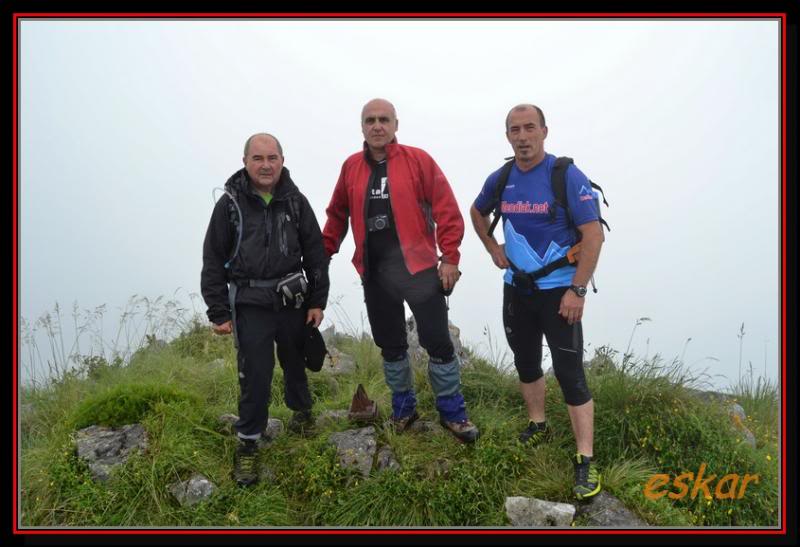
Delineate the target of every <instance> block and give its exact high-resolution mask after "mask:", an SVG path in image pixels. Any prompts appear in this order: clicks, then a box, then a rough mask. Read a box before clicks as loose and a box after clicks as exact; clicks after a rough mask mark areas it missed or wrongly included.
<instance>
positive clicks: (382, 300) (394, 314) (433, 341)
mask: <svg viewBox="0 0 800 547" xmlns="http://www.w3.org/2000/svg"><path fill="white" fill-rule="evenodd" d="M363 284H364V302H365V303H366V305H367V316H368V317H369V325H370V328H371V329H372V337H373V339H374V340H375V344H376V345H377V346H378V347H379V348H381V354H382V355H383V359H384V361H386V362H393V361H399V360H401V359H403V358H404V356H405V355H406V352H407V351H408V340H407V337H406V311H405V306H403V301H405V302H408V307H409V308H411V313H413V314H414V319H415V320H416V325H417V332H418V333H419V344H420V346H422V347H423V348H425V350H426V351H427V352H428V355H429V356H430V357H431V358H432V360H434V361H437V362H440V363H449V362H451V361H452V360H453V359H454V358H455V351H454V348H453V342H452V340H451V339H450V330H449V328H448V325H447V304H446V303H445V299H444V295H443V294H442V293H441V292H440V291H439V275H438V273H437V269H436V267H433V268H429V269H427V270H423V271H421V272H418V273H417V274H415V275H411V274H410V273H409V271H408V269H407V268H406V265H405V263H404V262H403V261H402V258H401V259H399V260H384V261H381V262H380V263H379V264H377V265H375V266H373V267H372V268H370V271H369V276H367V278H366V280H364V283H363Z"/></svg>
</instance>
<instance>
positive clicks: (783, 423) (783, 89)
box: [781, 14, 786, 532]
mask: <svg viewBox="0 0 800 547" xmlns="http://www.w3.org/2000/svg"><path fill="white" fill-rule="evenodd" d="M781 19H782V24H781V60H782V63H781V65H782V66H781V296H782V297H781V408H782V411H781V412H782V415H783V419H782V420H781V426H782V427H781V429H782V431H781V440H782V442H781V454H782V457H781V467H782V470H781V479H782V484H781V493H782V496H781V530H783V531H784V532H785V531H786V14H784V15H783V16H782V17H781Z"/></svg>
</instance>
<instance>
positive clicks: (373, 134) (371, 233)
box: [322, 99, 478, 443]
mask: <svg viewBox="0 0 800 547" xmlns="http://www.w3.org/2000/svg"><path fill="white" fill-rule="evenodd" d="M397 127H398V120H397V114H396V112H395V109H394V106H393V105H392V104H391V103H390V102H388V101H386V100H384V99H374V100H372V101H370V102H368V103H367V104H366V105H364V108H363V109H362V111H361V130H362V132H363V134H364V139H365V142H364V147H363V150H362V151H360V152H357V153H355V154H353V155H352V156H350V157H349V158H347V160H345V162H344V164H343V165H342V170H341V173H340V175H339V180H338V181H337V183H336V188H335V189H334V191H333V196H332V197H331V201H330V204H329V205H328V208H327V209H326V213H327V215H328V221H327V222H326V224H325V229H324V230H323V234H322V235H323V240H324V243H325V252H326V253H327V254H328V256H332V255H334V254H336V253H337V252H338V251H339V246H340V245H341V243H342V240H343V239H344V236H345V235H347V218H348V216H349V217H350V225H351V226H352V229H353V238H354V239H355V244H356V251H355V254H354V255H353V265H354V266H355V267H356V270H357V271H358V273H359V275H360V276H361V281H362V284H363V286H364V300H365V302H366V304H367V315H368V317H369V323H370V327H371V328H372V336H373V338H374V339H375V343H376V344H377V345H378V346H379V347H380V348H381V354H382V355H383V361H384V363H383V369H384V375H385V379H386V384H387V385H388V386H389V389H391V390H392V422H393V424H394V426H395V429H396V430H397V431H403V430H405V429H406V428H408V426H410V425H411V424H412V423H413V422H414V420H416V419H417V418H418V417H419V415H418V414H417V410H416V404H417V399H416V395H415V393H414V376H413V371H412V369H411V364H410V362H409V359H408V352H407V350H408V342H407V340H406V322H405V308H404V306H403V302H404V301H405V302H408V305H409V307H410V308H411V312H412V313H413V314H414V319H415V320H416V324H417V328H418V331H419V341H420V344H421V345H422V347H424V348H425V350H426V351H427V352H428V356H429V363H428V377H429V378H430V381H431V387H432V388H433V392H434V394H435V395H436V409H437V410H438V411H439V418H440V422H441V423H442V425H443V426H445V427H446V428H447V429H448V430H449V431H450V432H451V433H453V435H455V436H456V438H458V439H459V440H461V441H463V442H470V443H471V442H474V441H475V440H476V439H477V438H478V428H477V427H475V425H474V424H473V423H472V422H470V421H469V420H468V419H467V413H466V404H465V402H464V397H463V395H462V394H461V378H460V373H459V366H460V365H459V361H458V358H457V356H456V355H455V351H454V349H453V343H452V341H451V340H450V332H449V329H448V322H447V305H446V303H445V299H444V296H445V294H449V293H450V291H452V289H453V287H454V286H455V284H456V282H457V281H458V278H459V276H460V272H459V271H458V261H459V259H460V257H461V255H460V253H459V251H458V247H459V245H460V244H461V240H462V238H463V237H464V220H463V218H462V217H461V212H460V211H459V209H458V203H456V199H455V196H454V195H453V191H452V190H451V188H450V185H449V183H448V182H447V179H446V178H445V176H444V174H443V173H442V171H441V169H439V166H438V165H436V162H435V161H433V158H431V157H430V156H429V155H428V154H427V153H426V152H425V151H424V150H421V149H419V148H414V147H411V146H405V145H401V144H398V143H397V139H396V138H395V133H396V131H397ZM437 243H438V247H439V249H440V250H441V253H442V255H441V257H440V256H439V255H438V253H437V250H436V247H437ZM437 264H438V268H437Z"/></svg>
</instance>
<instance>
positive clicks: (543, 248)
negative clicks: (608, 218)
mask: <svg viewBox="0 0 800 547" xmlns="http://www.w3.org/2000/svg"><path fill="white" fill-rule="evenodd" d="M555 161H556V157H555V156H554V155H552V154H546V155H545V158H544V160H543V161H542V162H541V163H539V164H538V165H537V166H536V167H534V168H533V169H531V170H530V171H527V172H522V171H520V170H519V168H518V167H517V165H516V163H515V164H514V166H513V167H512V168H511V173H509V176H508V183H507V184H506V187H505V190H503V195H502V196H501V206H500V207H501V209H500V210H501V212H502V217H503V235H504V237H505V243H506V256H508V258H509V260H511V261H512V262H513V263H514V264H515V265H516V266H517V267H518V268H520V269H522V270H524V271H526V272H533V271H536V270H538V269H540V268H542V267H544V266H546V265H547V264H549V263H551V262H553V261H554V260H558V259H559V258H561V257H563V256H566V254H567V251H568V250H569V248H570V247H572V245H574V244H575V241H576V240H575V233H574V231H573V230H571V229H570V227H569V223H568V221H567V214H566V211H565V210H564V208H563V207H558V209H557V211H556V219H555V221H554V222H551V221H550V208H551V207H552V206H553V202H554V201H555V196H554V195H553V190H552V186H551V182H550V176H551V173H552V171H553V165H554V164H555ZM501 169H502V168H501ZM501 169H498V170H497V171H495V172H494V173H492V174H491V175H489V176H488V177H487V179H486V182H485V183H484V185H483V188H482V189H481V192H480V194H478V197H477V198H476V199H475V202H474V205H475V208H476V209H478V210H482V209H483V207H485V206H486V205H487V204H488V203H489V202H490V201H491V200H492V196H493V195H494V187H495V185H496V184H497V179H498V178H499V177H500V170H501ZM566 190H567V203H568V206H569V208H570V211H571V213H572V219H573V222H574V224H575V226H580V225H581V224H585V223H587V222H591V221H596V220H598V219H599V216H598V212H597V208H596V206H595V199H596V198H597V195H596V193H595V192H594V191H593V190H592V185H591V183H590V182H589V179H588V178H586V175H584V174H583V173H582V172H581V170H580V169H578V168H577V167H575V165H573V164H570V165H569V167H568V168H567V172H566ZM574 274H575V266H564V267H563V268H559V269H558V270H556V271H554V272H552V273H550V275H547V276H545V277H542V278H540V279H538V280H537V281H536V284H537V285H538V286H539V288H541V289H553V288H556V287H566V286H569V285H570V284H571V283H572V277H573V275H574ZM512 275H513V272H512V271H511V269H510V268H509V269H507V270H506V273H505V275H504V276H503V280H504V281H505V282H506V283H508V284H509V285H511V284H512V283H511V277H512Z"/></svg>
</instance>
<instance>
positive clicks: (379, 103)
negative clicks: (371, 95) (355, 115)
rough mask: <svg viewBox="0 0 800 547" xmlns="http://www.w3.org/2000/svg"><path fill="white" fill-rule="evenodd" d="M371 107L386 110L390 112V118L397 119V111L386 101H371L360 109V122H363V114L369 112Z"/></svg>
mask: <svg viewBox="0 0 800 547" xmlns="http://www.w3.org/2000/svg"><path fill="white" fill-rule="evenodd" d="M373 107H378V108H381V109H385V108H388V109H389V110H391V112H392V117H393V118H394V119H395V120H396V119H397V110H395V108H394V105H393V104H392V103H390V102H389V101H387V100H386V99H372V100H371V101H369V102H368V103H367V104H365V105H364V107H363V108H362V109H361V121H362V122H363V121H364V114H365V113H366V112H367V110H371V109H372V108H373Z"/></svg>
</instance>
